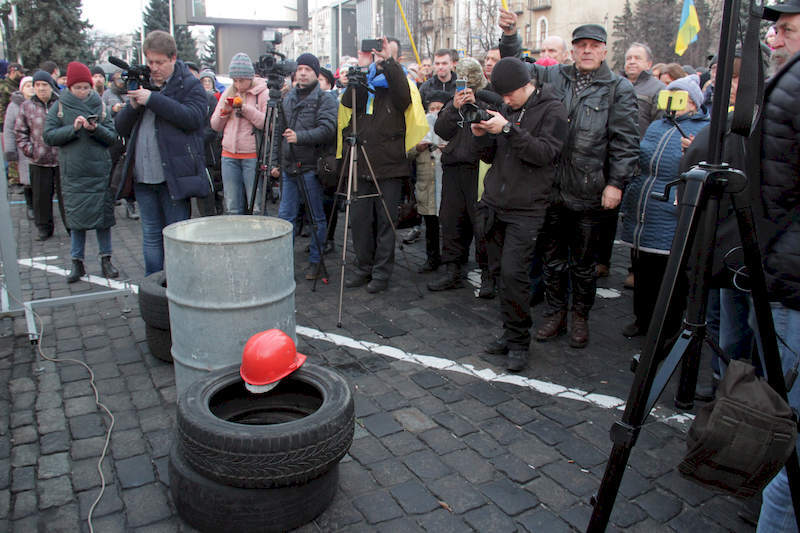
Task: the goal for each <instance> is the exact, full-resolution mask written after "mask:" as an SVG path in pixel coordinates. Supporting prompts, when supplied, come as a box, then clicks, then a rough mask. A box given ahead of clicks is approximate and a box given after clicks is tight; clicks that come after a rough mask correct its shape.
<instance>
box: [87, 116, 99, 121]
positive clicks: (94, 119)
mask: <svg viewBox="0 0 800 533" xmlns="http://www.w3.org/2000/svg"><path fill="white" fill-rule="evenodd" d="M86 120H88V121H89V122H97V115H89V116H88V117H86Z"/></svg>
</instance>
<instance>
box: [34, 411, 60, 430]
mask: <svg viewBox="0 0 800 533" xmlns="http://www.w3.org/2000/svg"><path fill="white" fill-rule="evenodd" d="M36 423H37V427H38V429H39V434H40V435H44V434H45V433H52V432H53V431H64V430H65V429H67V419H66V417H65V416H64V410H63V409H60V408H58V409H45V410H44V411H37V413H36Z"/></svg>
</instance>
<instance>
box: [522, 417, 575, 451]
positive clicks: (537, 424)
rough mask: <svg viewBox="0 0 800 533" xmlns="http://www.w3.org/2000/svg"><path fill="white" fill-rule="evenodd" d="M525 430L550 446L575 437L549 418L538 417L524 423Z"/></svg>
mask: <svg viewBox="0 0 800 533" xmlns="http://www.w3.org/2000/svg"><path fill="white" fill-rule="evenodd" d="M525 431H527V432H529V433H530V434H532V435H535V436H536V438H538V439H540V440H541V441H543V442H544V443H545V444H549V445H550V446H555V445H556V444H558V443H559V442H563V441H565V440H568V439H572V438H575V437H574V435H572V434H571V433H570V432H569V431H567V430H566V429H564V427H562V426H561V425H560V424H558V423H556V422H553V421H552V420H550V419H549V418H540V419H538V420H534V421H533V422H530V423H528V424H526V425H525Z"/></svg>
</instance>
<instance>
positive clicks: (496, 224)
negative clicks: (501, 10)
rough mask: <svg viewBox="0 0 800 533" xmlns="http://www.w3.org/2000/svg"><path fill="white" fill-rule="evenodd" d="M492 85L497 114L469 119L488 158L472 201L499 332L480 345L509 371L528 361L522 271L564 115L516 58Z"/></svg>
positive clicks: (540, 218)
mask: <svg viewBox="0 0 800 533" xmlns="http://www.w3.org/2000/svg"><path fill="white" fill-rule="evenodd" d="M492 85H493V86H494V87H495V89H496V90H497V92H498V93H500V94H501V95H502V97H503V102H504V103H505V105H504V106H503V108H502V109H501V111H500V112H497V111H492V110H489V111H488V113H489V114H490V115H491V119H489V120H483V121H480V122H478V123H476V124H472V132H473V134H474V135H475V136H476V137H481V138H482V139H480V140H479V143H480V144H481V145H482V150H481V158H482V159H483V160H484V161H486V162H487V163H492V168H490V169H489V171H488V172H487V174H486V179H485V181H484V187H485V188H484V191H483V197H482V199H481V202H480V204H479V207H478V209H479V224H480V232H481V234H482V236H484V237H485V239H486V244H487V248H488V252H489V258H490V262H491V263H492V264H499V265H500V277H501V279H502V283H501V284H500V310H501V314H502V317H503V334H502V336H501V337H500V338H499V339H497V340H495V341H492V342H491V343H489V345H488V346H487V347H486V351H487V352H488V353H490V354H496V355H503V354H508V362H507V368H508V370H511V371H514V372H518V371H520V370H522V369H523V368H525V365H526V364H527V361H528V350H529V345H530V341H531V335H530V327H531V324H532V322H531V315H530V306H529V304H528V300H529V296H530V294H529V293H530V290H529V287H530V278H529V274H528V270H529V268H530V264H531V261H532V260H533V252H534V248H535V247H536V239H537V237H538V235H539V230H540V229H541V227H542V224H543V223H544V217H545V211H546V209H547V206H548V198H549V197H550V194H551V188H552V184H553V180H554V179H555V174H556V159H557V158H558V156H559V154H560V153H561V148H562V146H563V145H564V141H565V140H566V137H567V113H566V111H565V109H564V106H563V105H562V104H561V102H559V100H558V98H557V97H556V96H555V95H554V94H553V91H552V90H551V89H550V87H548V86H545V87H543V88H539V87H537V86H536V85H534V83H533V82H532V81H531V77H530V72H529V71H528V67H527V66H526V65H525V64H524V63H523V62H522V61H520V60H519V59H517V58H512V57H507V58H504V59H501V60H500V61H499V62H498V63H497V64H496V65H495V66H494V69H493V71H492ZM487 134H491V135H487Z"/></svg>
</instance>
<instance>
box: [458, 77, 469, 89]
mask: <svg viewBox="0 0 800 533" xmlns="http://www.w3.org/2000/svg"><path fill="white" fill-rule="evenodd" d="M466 88H467V80H465V79H463V78H459V79H457V80H456V92H459V91H463V90H464V89H466Z"/></svg>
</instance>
